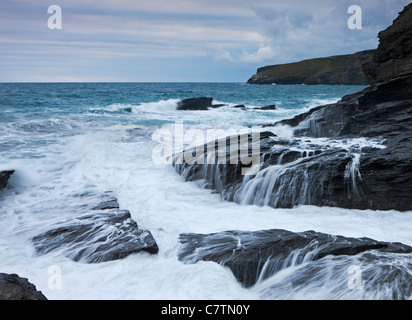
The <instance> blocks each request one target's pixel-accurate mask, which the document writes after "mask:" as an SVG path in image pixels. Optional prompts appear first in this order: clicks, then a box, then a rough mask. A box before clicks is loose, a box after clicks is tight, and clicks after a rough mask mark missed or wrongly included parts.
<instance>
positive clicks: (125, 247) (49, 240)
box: [32, 193, 159, 263]
mask: <svg viewBox="0 0 412 320" xmlns="http://www.w3.org/2000/svg"><path fill="white" fill-rule="evenodd" d="M86 198H89V199H86V201H89V203H88V204H84V205H82V206H79V208H78V209H79V211H81V210H82V211H89V212H90V213H89V214H85V215H81V216H79V217H77V218H74V219H71V220H69V221H65V222H62V223H59V224H58V225H56V227H55V228H53V229H51V230H49V231H46V232H44V233H42V234H40V235H38V236H36V237H34V238H33V239H32V241H33V244H34V247H35V249H36V252H37V253H38V254H47V253H49V252H52V251H60V252H62V253H63V254H64V255H65V256H67V257H69V258H71V259H72V260H74V261H78V262H84V263H100V262H105V261H111V260H119V259H123V258H125V257H127V256H129V255H130V254H133V253H138V252H141V251H145V252H148V253H151V254H157V253H158V251H159V248H158V246H157V243H156V241H155V240H154V238H153V236H152V234H151V233H150V231H148V230H143V229H140V228H139V227H138V225H137V223H136V222H135V221H134V220H133V219H132V217H131V215H130V212H129V211H128V210H119V205H118V202H117V199H116V198H115V197H113V196H112V195H111V194H110V193H105V194H103V195H100V196H91V197H90V196H88V197H86ZM90 200H99V201H100V202H98V203H97V204H96V203H92V204H90Z"/></svg>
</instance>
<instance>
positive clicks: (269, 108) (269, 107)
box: [253, 104, 277, 110]
mask: <svg viewBox="0 0 412 320" xmlns="http://www.w3.org/2000/svg"><path fill="white" fill-rule="evenodd" d="M253 109H254V110H276V109H277V107H276V105H274V104H272V105H270V106H266V107H260V108H253Z"/></svg>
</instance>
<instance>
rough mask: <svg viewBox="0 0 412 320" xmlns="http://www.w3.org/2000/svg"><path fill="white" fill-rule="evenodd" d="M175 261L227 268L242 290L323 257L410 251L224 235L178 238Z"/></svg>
mask: <svg viewBox="0 0 412 320" xmlns="http://www.w3.org/2000/svg"><path fill="white" fill-rule="evenodd" d="M179 239H180V242H181V244H182V246H181V248H180V250H179V260H180V261H183V262H184V263H196V262H198V261H213V262H216V263H219V264H221V265H223V266H226V267H228V268H230V269H231V270H232V272H233V274H234V276H235V277H236V278H237V279H238V281H240V282H241V283H242V284H244V285H245V286H246V287H250V286H253V285H254V284H255V283H256V282H257V281H258V280H262V279H264V278H268V277H270V276H272V275H273V274H275V273H277V272H278V271H279V270H281V269H284V268H286V267H289V266H292V265H294V266H296V265H299V264H302V263H304V262H308V261H317V260H320V259H322V258H324V257H326V256H342V255H349V256H353V255H358V254H360V253H363V252H366V251H370V250H375V251H379V252H382V253H398V254H406V253H411V252H412V247H409V246H406V245H403V244H401V243H389V242H380V241H376V240H373V239H369V238H347V237H343V236H338V235H330V234H324V233H319V232H315V231H306V232H299V233H295V232H291V231H287V230H279V229H273V230H263V231H254V232H244V231H225V232H220V233H214V234H181V235H180V238H179Z"/></svg>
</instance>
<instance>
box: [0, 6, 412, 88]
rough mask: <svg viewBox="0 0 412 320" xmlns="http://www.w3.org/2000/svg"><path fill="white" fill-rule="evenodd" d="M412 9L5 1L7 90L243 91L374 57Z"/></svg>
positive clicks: (3, 71) (0, 44)
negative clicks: (383, 36)
mask: <svg viewBox="0 0 412 320" xmlns="http://www.w3.org/2000/svg"><path fill="white" fill-rule="evenodd" d="M410 1H411V0H374V1H371V0H47V1H46V0H0V82H14V81H23V82H38V81H40V82H43V81H47V82H48V81H50V82H54V81H58V82H65V81H92V82H94V81H104V82H106V81H107V82H109V81H121V82H123V81H124V82H128V81H135V82H144V81H171V82H173V81H205V82H207V81H212V82H214V81H217V82H219V81H222V82H226V81H234V82H244V81H247V79H248V78H249V77H250V76H251V75H252V74H254V73H255V71H256V69H257V68H258V67H261V66H264V65H269V64H278V63H287V62H294V61H300V60H303V59H309V58H315V57H323V56H330V55H338V54H347V53H354V52H356V51H360V50H365V49H374V48H376V47H377V45H378V39H377V34H378V32H379V31H381V30H383V29H385V28H387V27H388V26H389V25H390V24H391V23H392V21H393V20H394V19H395V18H396V17H397V14H398V13H399V12H400V11H401V10H402V9H403V7H404V6H405V5H407V4H408V3H409V2H410ZM50 5H59V6H60V7H61V9H62V29H61V30H57V29H56V30H50V29H49V28H48V25H47V21H48V19H49V17H50V16H51V14H48V12H47V9H48V7H49V6H50ZM350 5H359V6H360V7H361V8H362V14H363V15H362V17H363V19H362V24H363V28H362V29H361V30H350V29H349V28H348V26H347V22H348V19H349V17H350V16H351V14H348V7H349V6H350Z"/></svg>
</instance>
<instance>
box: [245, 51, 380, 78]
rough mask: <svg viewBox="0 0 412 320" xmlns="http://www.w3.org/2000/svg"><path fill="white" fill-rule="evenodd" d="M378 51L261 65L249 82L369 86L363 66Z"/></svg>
mask: <svg viewBox="0 0 412 320" xmlns="http://www.w3.org/2000/svg"><path fill="white" fill-rule="evenodd" d="M374 52H375V50H366V51H360V52H357V53H354V54H348V55H339V56H333V57H326V58H316V59H309V60H304V61H300V62H295V63H287V64H279V65H272V66H266V67H263V68H259V69H258V70H257V73H256V75H254V76H253V77H252V78H250V79H249V80H248V84H272V83H275V84H345V85H367V84H369V83H368V80H367V79H366V77H365V75H364V73H363V71H362V65H363V64H365V63H367V62H369V61H371V60H372V57H373V54H374Z"/></svg>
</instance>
